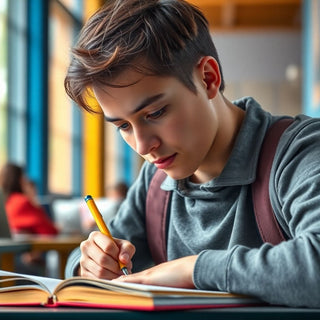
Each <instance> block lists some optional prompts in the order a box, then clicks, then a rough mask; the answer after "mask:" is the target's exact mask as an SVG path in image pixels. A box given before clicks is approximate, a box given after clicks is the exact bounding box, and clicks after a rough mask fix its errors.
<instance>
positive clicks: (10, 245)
mask: <svg viewBox="0 0 320 320" xmlns="http://www.w3.org/2000/svg"><path fill="white" fill-rule="evenodd" d="M30 248H31V246H30V244H29V243H25V242H17V241H15V240H12V239H7V238H0V253H6V252H10V253H13V252H22V251H27V250H30Z"/></svg>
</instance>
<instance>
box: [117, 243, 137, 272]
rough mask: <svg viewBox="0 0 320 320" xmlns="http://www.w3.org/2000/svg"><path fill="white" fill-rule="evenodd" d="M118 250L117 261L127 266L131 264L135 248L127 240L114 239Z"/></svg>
mask: <svg viewBox="0 0 320 320" xmlns="http://www.w3.org/2000/svg"><path fill="white" fill-rule="evenodd" d="M114 240H115V242H116V244H117V246H118V248H119V260H120V261H121V262H122V263H123V264H125V265H127V266H128V267H129V265H128V264H130V263H131V259H132V257H133V255H134V254H135V252H136V248H135V246H134V245H133V244H132V243H131V242H130V241H127V240H122V239H114Z"/></svg>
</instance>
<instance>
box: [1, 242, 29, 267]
mask: <svg viewBox="0 0 320 320" xmlns="http://www.w3.org/2000/svg"><path fill="white" fill-rule="evenodd" d="M29 250H31V245H30V243H27V242H20V241H15V240H12V239H9V238H0V269H2V270H7V271H14V256H15V254H17V253H22V252H25V251H29Z"/></svg>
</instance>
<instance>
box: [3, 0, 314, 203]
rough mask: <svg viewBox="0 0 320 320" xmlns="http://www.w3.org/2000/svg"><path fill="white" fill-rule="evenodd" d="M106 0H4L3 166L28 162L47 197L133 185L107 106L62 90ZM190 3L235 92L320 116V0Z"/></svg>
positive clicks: (134, 167) (278, 108)
mask: <svg viewBox="0 0 320 320" xmlns="http://www.w3.org/2000/svg"><path fill="white" fill-rule="evenodd" d="M103 2H104V1H102V0H0V166H2V165H3V164H4V163H5V162H7V161H10V162H14V163H17V164H20V165H23V166H24V167H25V168H26V173H27V175H28V176H29V178H30V179H31V180H32V181H34V182H35V184H36V186H37V190H38V193H39V197H40V198H41V199H43V201H44V202H46V201H47V202H48V201H49V202H50V201H51V200H52V199H53V198H54V199H56V198H68V199H70V198H79V197H83V195H85V194H91V195H92V196H94V197H103V196H104V195H105V189H106V186H108V185H111V184H113V183H115V182H117V181H124V182H126V183H127V184H128V185H130V184H131V183H132V182H133V181H134V179H135V177H136V176H137V173H138V170H139V168H140V166H141V163H142V159H141V158H140V157H139V156H137V155H136V154H135V153H134V152H133V151H131V150H130V148H129V147H128V146H127V145H126V144H125V143H124V142H123V141H122V139H121V137H120V136H119V134H118V133H117V131H116V130H115V128H113V126H111V125H108V124H106V123H105V122H104V119H103V116H102V115H90V114H85V113H84V112H82V111H80V110H79V109H78V108H77V106H75V105H74V104H73V103H72V102H71V101H70V100H69V99H68V98H67V96H66V94H65V92H64V87H63V81H64V76H65V72H66V67H67V65H68V62H69V52H70V47H71V46H72V45H73V44H74V43H75V41H76V39H77V34H78V33H79V30H80V29H81V26H82V25H83V23H84V21H86V19H88V17H89V16H90V15H91V14H92V13H93V12H94V11H95V10H97V9H98V8H99V7H100V6H101V5H102V4H103ZM190 2H191V3H193V4H195V5H197V6H198V7H199V8H200V9H202V10H203V12H204V13H205V15H206V16H207V18H208V20H209V22H210V25H211V30H212V35H213V38H214V42H215V44H216V46H217V49H218V52H220V56H221V59H222V61H221V62H222V67H223V71H224V75H225V80H226V91H225V95H226V96H227V97H228V98H229V99H236V98H239V97H242V96H247V95H252V96H254V97H255V98H256V99H257V100H258V101H259V102H260V103H261V105H262V106H263V107H264V108H265V109H267V110H269V111H270V112H272V113H275V114H289V115H295V114H298V113H305V114H309V115H311V116H320V66H319V61H320V59H319V58H320V57H319V56H320V43H319V42H320V36H319V33H320V22H319V21H320V20H319V19H320V18H319V15H320V1H319V0H304V1H302V0H278V1H276V0H232V1H228V0H226V1H223V0H190ZM92 104H93V105H94V104H95V101H94V100H93V101H92ZM97 108H98V106H97ZM48 199H49V200H48Z"/></svg>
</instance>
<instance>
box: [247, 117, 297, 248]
mask: <svg viewBox="0 0 320 320" xmlns="http://www.w3.org/2000/svg"><path fill="white" fill-rule="evenodd" d="M292 122H293V119H291V118H283V119H280V120H278V121H276V122H275V123H274V124H272V125H271V126H270V128H269V129H268V131H267V133H266V136H265V138H264V141H263V144H262V147H261V150H260V155H259V161H258V166H257V173H256V180H255V182H254V183H253V184H252V197H253V207H254V213H255V216H256V221H257V225H258V229H259V232H260V235H261V238H262V240H263V241H264V242H269V243H271V244H273V245H276V244H278V243H280V242H282V241H285V240H286V238H285V237H284V235H283V232H282V230H281V227H280V226H279V224H278V221H277V218H276V216H275V214H274V212H273V209H272V205H271V201H270V196H269V180H270V173H271V167H272V163H273V159H274V156H275V153H276V149H277V146H278V142H279V140H280V137H281V135H282V133H283V132H284V131H285V130H286V128H287V127H288V126H289V125H290V124H291V123H292Z"/></svg>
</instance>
